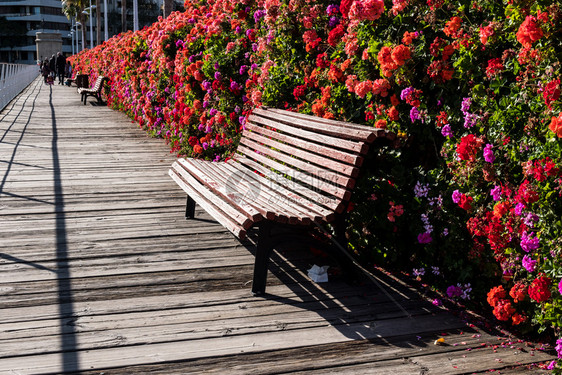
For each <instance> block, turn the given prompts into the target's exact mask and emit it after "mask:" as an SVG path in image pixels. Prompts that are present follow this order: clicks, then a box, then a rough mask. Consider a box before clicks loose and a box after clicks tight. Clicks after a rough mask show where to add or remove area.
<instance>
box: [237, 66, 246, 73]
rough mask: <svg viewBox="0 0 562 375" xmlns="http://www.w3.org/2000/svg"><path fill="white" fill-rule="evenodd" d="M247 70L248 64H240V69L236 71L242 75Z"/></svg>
mask: <svg viewBox="0 0 562 375" xmlns="http://www.w3.org/2000/svg"><path fill="white" fill-rule="evenodd" d="M247 71H248V65H242V66H241V67H240V70H239V71H238V73H240V75H243V74H244V73H246V72H247Z"/></svg>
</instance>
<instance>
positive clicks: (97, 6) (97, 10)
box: [96, 1, 102, 45]
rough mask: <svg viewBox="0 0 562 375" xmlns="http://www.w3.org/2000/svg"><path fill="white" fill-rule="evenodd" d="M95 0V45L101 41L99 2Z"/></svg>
mask: <svg viewBox="0 0 562 375" xmlns="http://www.w3.org/2000/svg"><path fill="white" fill-rule="evenodd" d="M99 3H100V2H99V1H96V45H99V44H101V43H102V39H101V4H99Z"/></svg>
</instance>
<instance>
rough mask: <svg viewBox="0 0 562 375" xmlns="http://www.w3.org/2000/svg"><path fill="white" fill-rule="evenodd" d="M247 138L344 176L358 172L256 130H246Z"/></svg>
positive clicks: (355, 174)
mask: <svg viewBox="0 0 562 375" xmlns="http://www.w3.org/2000/svg"><path fill="white" fill-rule="evenodd" d="M246 137H247V138H250V139H252V140H254V141H256V142H259V143H260V144H264V145H267V146H269V147H272V148H274V149H276V150H280V151H283V152H285V153H287V154H289V155H293V156H296V157H298V158H300V159H303V160H307V161H309V162H311V163H314V164H317V165H322V166H323V167H325V168H330V169H332V170H334V171H336V172H338V173H341V174H343V175H346V176H351V177H353V178H355V177H357V175H358V174H359V169H358V168H357V167H355V166H352V165H346V164H343V163H340V162H338V161H336V160H333V159H329V158H326V157H323V156H319V155H316V154H313V153H311V152H307V151H305V150H302V149H299V148H296V147H294V146H291V145H288V144H285V143H280V142H277V141H275V140H272V139H268V138H267V137H264V136H262V135H259V134H257V133H256V132H248V133H247V134H246ZM327 156H331V155H330V154H328V155H327Z"/></svg>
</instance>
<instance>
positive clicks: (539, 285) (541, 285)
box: [529, 276, 551, 302]
mask: <svg viewBox="0 0 562 375" xmlns="http://www.w3.org/2000/svg"><path fill="white" fill-rule="evenodd" d="M549 287H550V279H549V278H548V277H546V276H540V277H537V278H536V279H535V280H533V282H532V283H531V285H530V286H529V297H531V299H533V300H534V301H537V302H544V301H546V300H548V299H549V298H550V295H551V294H550V289H549Z"/></svg>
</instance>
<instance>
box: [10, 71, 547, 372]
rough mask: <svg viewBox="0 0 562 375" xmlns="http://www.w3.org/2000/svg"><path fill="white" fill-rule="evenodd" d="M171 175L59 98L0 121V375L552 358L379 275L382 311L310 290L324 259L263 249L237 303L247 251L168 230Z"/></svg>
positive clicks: (375, 368)
mask: <svg viewBox="0 0 562 375" xmlns="http://www.w3.org/2000/svg"><path fill="white" fill-rule="evenodd" d="M173 160H174V157H173V155H170V153H169V151H168V149H167V146H166V145H165V144H164V143H163V142H162V140H157V139H150V138H147V137H146V136H145V134H144V133H143V132H142V130H140V129H138V127H137V126H136V125H135V124H132V123H131V121H130V120H129V119H128V118H126V117H125V116H124V115H123V114H121V113H118V112H115V111H112V110H110V109H109V108H107V107H105V106H98V105H95V104H94V100H91V99H90V100H89V101H88V105H86V106H84V105H83V104H82V103H81V102H80V96H79V95H78V94H77V93H76V89H75V88H69V87H65V86H59V85H54V86H47V85H44V84H43V83H42V81H41V80H37V81H35V82H34V83H32V84H31V86H30V87H29V88H28V89H27V90H25V91H24V92H23V93H22V94H21V95H20V96H19V97H18V98H17V99H16V100H15V101H13V102H12V103H11V104H9V105H8V106H7V108H6V109H5V110H4V111H2V112H0V373H2V374H26V373H29V374H32V373H33V374H37V373H54V374H60V373H64V372H68V373H72V372H77V371H80V370H81V371H85V372H87V373H88V372H90V371H91V374H100V373H104V374H141V373H148V372H150V373H151V374H172V373H174V374H186V373H217V374H250V373H253V374H273V373H276V374H277V373H288V372H292V373H294V372H307V373H314V374H327V373H337V374H366V373H370V374H393V375H398V374H464V373H473V372H485V371H487V370H490V369H505V370H503V371H502V374H521V373H537V370H536V369H535V370H528V369H527V368H526V366H519V367H517V368H516V369H511V367H513V366H516V365H525V364H530V363H536V362H540V361H546V360H549V359H551V358H552V356H550V355H547V354H545V353H543V352H542V351H538V350H534V349H533V347H531V346H527V345H525V344H524V343H518V342H512V339H510V338H508V337H505V336H497V333H487V332H485V331H483V330H480V329H478V328H477V327H474V326H469V325H467V324H466V323H465V322H463V321H461V320H459V319H457V318H455V317H453V316H452V315H450V314H448V313H447V312H445V311H443V310H441V309H439V308H437V307H435V306H433V305H432V304H431V303H428V302H427V301H425V300H424V299H422V298H421V297H420V296H419V295H418V294H416V293H415V291H413V290H411V289H410V288H408V287H407V286H405V285H403V284H401V283H399V282H397V281H396V280H393V279H392V278H390V277H388V276H386V275H384V274H382V273H381V274H377V276H378V277H379V278H380V282H381V283H382V284H383V285H385V288H386V290H387V291H388V292H389V293H390V295H391V296H392V299H394V300H395V301H393V300H392V299H391V298H389V296H388V295H387V294H385V293H383V292H382V291H381V289H379V288H378V287H377V286H375V285H373V284H371V283H368V282H365V283H363V284H360V285H350V284H347V283H346V282H344V281H343V280H339V279H337V278H335V279H332V280H331V281H330V282H328V283H326V284H315V283H312V282H311V281H310V280H309V279H308V278H307V277H306V269H307V268H308V267H310V266H311V265H312V264H314V263H317V264H318V263H320V262H327V261H328V260H326V259H322V258H321V259H314V258H313V255H312V254H310V252H309V251H307V250H306V249H299V248H286V249H279V251H278V252H277V253H276V254H275V255H274V256H273V262H272V263H273V264H272V267H271V268H272V271H273V273H272V274H271V275H270V276H269V286H268V289H267V291H268V292H269V294H268V295H267V296H266V297H264V298H256V297H252V296H251V293H250V285H249V283H250V281H251V278H252V267H253V261H254V256H253V246H252V244H251V242H249V243H244V244H242V243H240V242H238V241H237V240H236V239H235V238H234V237H233V236H232V235H230V234H229V233H228V232H226V231H225V230H223V229H222V227H221V226H220V225H217V224H216V223H214V222H212V221H211V220H208V216H207V215H206V214H205V213H203V212H200V211H197V216H198V217H199V220H194V221H193V220H192V221H185V220H184V219H183V212H184V204H185V194H184V193H183V191H181V190H180V189H179V188H178V187H177V185H176V184H175V183H174V182H173V181H172V180H171V179H170V178H169V177H168V175H167V170H168V168H169V166H170V165H171V163H172V161H173ZM395 302H397V303H395ZM402 309H405V310H407V312H408V314H409V316H406V314H404V311H403V310H402ZM438 338H444V339H445V342H444V345H435V344H434V342H435V340H436V339H438ZM508 368H509V369H508Z"/></svg>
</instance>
